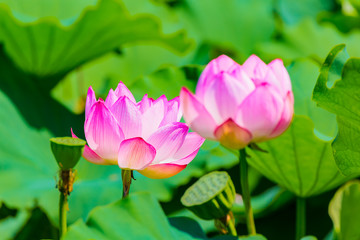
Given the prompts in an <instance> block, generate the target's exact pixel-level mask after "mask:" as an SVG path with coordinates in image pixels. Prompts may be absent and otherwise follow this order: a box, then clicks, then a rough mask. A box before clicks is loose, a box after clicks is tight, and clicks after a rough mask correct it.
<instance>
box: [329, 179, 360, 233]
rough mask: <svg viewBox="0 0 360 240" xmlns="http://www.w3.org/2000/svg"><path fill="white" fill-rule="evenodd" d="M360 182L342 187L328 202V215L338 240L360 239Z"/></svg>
mask: <svg viewBox="0 0 360 240" xmlns="http://www.w3.org/2000/svg"><path fill="white" fill-rule="evenodd" d="M359 201H360V181H358V180H354V181H351V182H348V183H347V184H345V185H344V186H342V187H341V188H340V189H339V190H337V192H336V193H335V196H334V197H333V199H332V200H331V202H330V205H329V215H330V217H331V219H332V221H333V224H334V231H335V234H336V236H337V239H338V240H357V239H359V238H360V229H359V224H360V215H359V214H358V212H359V211H360V205H359Z"/></svg>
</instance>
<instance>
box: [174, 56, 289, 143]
mask: <svg viewBox="0 0 360 240" xmlns="http://www.w3.org/2000/svg"><path fill="white" fill-rule="evenodd" d="M180 101H181V106H182V109H183V112H184V119H185V121H186V122H187V123H188V124H189V126H190V128H192V129H193V130H194V131H195V132H197V133H199V134H200V135H201V136H202V137H205V138H208V139H213V140H217V141H220V143H221V144H223V145H224V146H226V147H228V148H232V149H241V148H244V147H246V146H247V145H248V144H249V143H251V142H261V141H265V140H268V139H271V138H274V137H277V136H279V135H280V134H281V133H283V132H284V131H285V130H286V129H287V128H288V126H289V125H290V122H291V120H292V117H293V112H294V97H293V93H292V91H291V82H290V77H289V74H288V72H287V71H286V69H285V67H284V65H283V62H282V61H281V60H280V59H275V60H273V61H272V62H271V63H269V64H268V65H266V64H265V63H264V62H263V61H262V60H261V59H260V58H258V57H257V56H255V55H252V56H250V57H249V58H248V59H247V60H246V62H245V63H244V64H243V65H242V66H241V65H239V64H238V63H236V62H234V61H233V60H232V59H231V58H229V57H227V56H225V55H222V56H220V57H218V58H216V59H214V60H212V61H211V62H210V63H209V64H208V65H207V66H206V68H205V70H204V71H203V72H202V74H201V76H200V79H199V82H198V84H197V87H196V95H194V94H192V93H191V92H190V91H189V90H187V89H186V88H183V89H182V90H181V94H180Z"/></svg>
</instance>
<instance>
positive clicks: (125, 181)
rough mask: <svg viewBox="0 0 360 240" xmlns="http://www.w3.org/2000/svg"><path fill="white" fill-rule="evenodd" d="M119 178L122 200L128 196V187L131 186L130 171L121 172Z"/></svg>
mask: <svg viewBox="0 0 360 240" xmlns="http://www.w3.org/2000/svg"><path fill="white" fill-rule="evenodd" d="M121 177H122V182H123V195H122V198H126V197H127V196H128V195H129V192H130V185H131V179H132V170H126V169H122V170H121Z"/></svg>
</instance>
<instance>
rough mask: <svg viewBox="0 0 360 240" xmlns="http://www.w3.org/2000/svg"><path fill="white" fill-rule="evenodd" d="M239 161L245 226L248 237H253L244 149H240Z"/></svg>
mask: <svg viewBox="0 0 360 240" xmlns="http://www.w3.org/2000/svg"><path fill="white" fill-rule="evenodd" d="M239 160H240V183H241V191H242V198H243V201H244V207H245V218H246V226H247V229H248V233H249V235H255V234H256V229H255V222H254V215H253V211H252V208H251V202H250V191H249V179H248V163H247V161H246V151H245V148H243V149H240V156H239Z"/></svg>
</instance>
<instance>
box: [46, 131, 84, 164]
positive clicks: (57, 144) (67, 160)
mask: <svg viewBox="0 0 360 240" xmlns="http://www.w3.org/2000/svg"><path fill="white" fill-rule="evenodd" d="M85 144H86V142H85V141H84V140H82V139H79V138H72V137H58V138H51V139H50V145H51V150H52V152H53V154H54V156H55V159H56V161H57V163H58V165H59V167H60V169H61V170H68V169H71V168H73V167H75V165H76V164H77V163H78V161H79V160H80V157H81V155H82V152H83V150H84V146H85Z"/></svg>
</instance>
